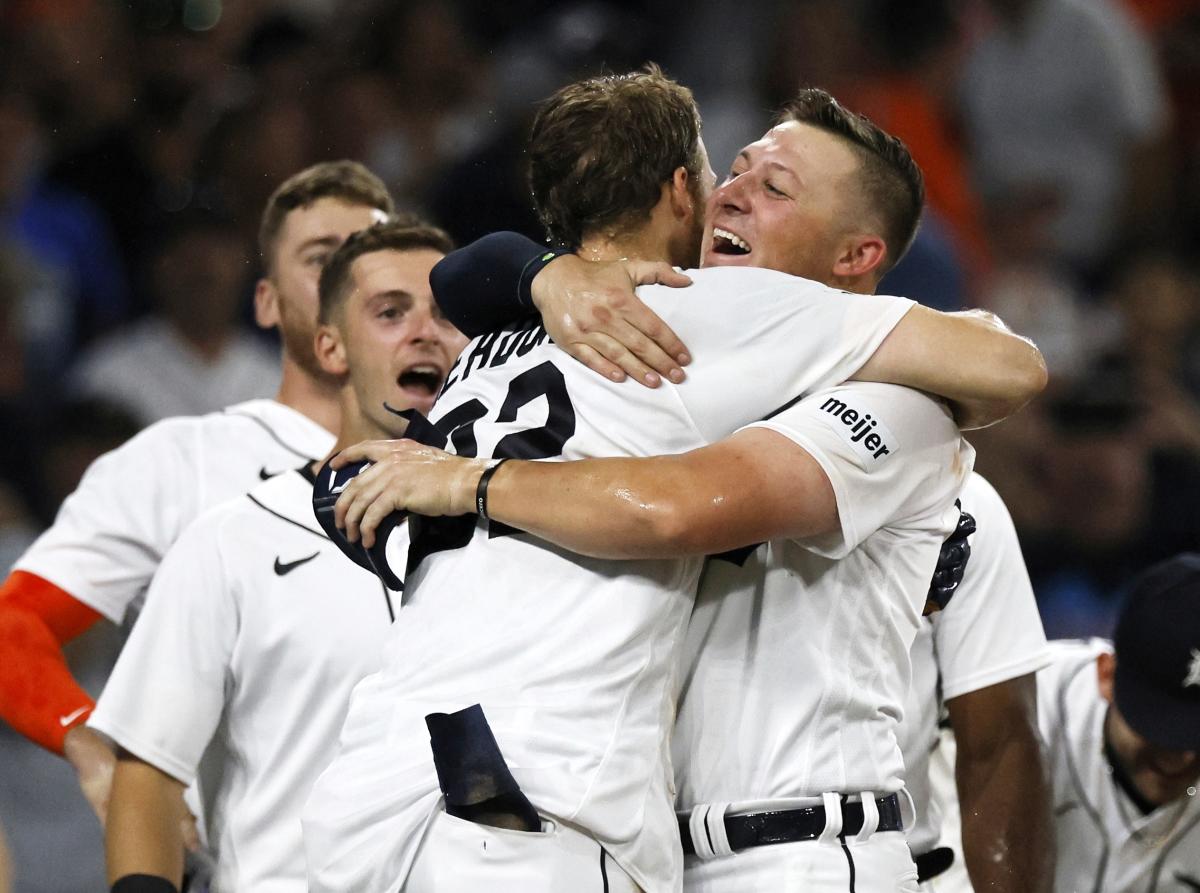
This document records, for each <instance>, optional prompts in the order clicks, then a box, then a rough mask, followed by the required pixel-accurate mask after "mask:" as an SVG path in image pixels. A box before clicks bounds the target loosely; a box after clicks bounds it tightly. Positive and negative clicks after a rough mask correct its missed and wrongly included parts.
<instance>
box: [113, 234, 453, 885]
mask: <svg viewBox="0 0 1200 893" xmlns="http://www.w3.org/2000/svg"><path fill="white" fill-rule="evenodd" d="M451 247H452V246H451V244H450V241H449V238H448V237H447V236H446V235H445V233H443V232H442V231H441V230H437V229H434V228H432V227H428V226H412V225H408V224H406V223H382V224H377V225H375V226H373V227H371V228H370V229H367V230H364V231H362V232H359V233H356V234H355V235H353V236H351V237H350V238H349V239H348V240H347V241H346V243H345V244H344V245H343V246H342V247H341V248H340V249H339V250H338V251H337V252H336V253H335V254H334V255H333V258H332V259H331V260H330V261H329V263H328V265H327V266H326V267H325V272H324V275H323V277H322V279H321V314H320V318H321V325H320V327H319V329H318V331H317V334H316V354H315V355H316V356H317V358H318V360H319V361H320V363H321V366H322V370H323V372H324V373H325V374H326V375H329V376H331V377H334V378H336V379H338V380H341V381H343V382H344V384H343V386H342V390H341V397H340V406H341V410H342V419H343V423H342V433H341V435H340V439H339V441H338V445H339V446H347V445H349V444H351V443H355V442H358V441H360V440H362V439H364V438H368V439H373V438H379V437H397V436H401V435H402V434H403V432H404V427H405V424H406V422H405V420H404V419H403V418H402V417H400V416H399V415H397V414H396V413H395V412H394V410H404V409H409V408H417V409H422V410H427V409H428V408H429V406H430V405H431V404H432V401H433V395H434V394H435V393H436V391H437V388H438V387H440V385H441V382H442V381H443V380H444V379H445V375H446V372H447V371H448V370H449V368H450V363H451V361H452V359H453V358H454V357H456V356H457V355H458V351H459V350H460V349H461V348H462V346H463V344H465V343H466V339H465V338H463V337H462V335H460V334H459V333H458V331H457V330H456V329H454V328H453V327H452V326H451V325H450V324H449V323H447V322H446V321H445V320H444V319H442V318H441V316H440V314H439V313H438V311H437V308H436V306H435V305H434V303H433V296H432V294H431V293H430V290H429V284H428V282H429V270H430V268H431V267H432V266H433V264H434V263H435V262H436V261H437V260H438V259H440V258H441V257H442V256H443V254H444V253H445V252H446V251H449V250H450V249H451ZM410 369H417V370H422V374H424V375H427V376H428V381H427V384H428V387H427V388H425V389H424V392H423V393H422V394H421V395H420V398H419V399H417V400H414V399H413V394H412V391H413V389H414V386H413V384H412V383H406V382H405V380H404V376H405V373H406V370H410ZM314 473H315V469H314V468H313V467H312V466H305V467H302V468H300V469H299V470H291V471H285V472H283V473H281V474H279V475H277V476H275V477H273V478H272V479H271V480H269V481H266V482H265V483H262V484H260V485H259V486H258V487H256V488H255V489H253V490H251V491H250V492H249V493H248V494H247V495H245V496H243V497H239V498H237V499H234V500H232V501H230V502H228V503H225V504H224V505H221V506H219V507H217V508H214V509H212V510H210V511H208V512H206V513H205V514H203V515H202V516H201V517H200V518H199V519H198V520H196V521H195V522H194V523H193V524H191V525H190V526H189V527H188V528H187V530H186V531H185V532H184V533H183V535H182V536H181V537H180V539H179V540H178V541H177V542H176V543H175V545H174V546H173V547H172V548H171V549H170V550H169V551H168V553H167V555H166V557H165V558H164V560H163V562H162V565H161V567H160V569H159V571H158V573H157V574H156V575H155V578H154V581H153V583H152V585H151V587H150V592H149V597H148V598H147V600H146V605H145V608H144V610H143V611H142V614H141V616H140V617H139V619H138V622H137V624H136V625H135V627H134V630H133V634H132V635H131V636H130V639H129V642H128V643H127V645H126V647H125V649H124V650H123V652H122V654H121V657H120V659H119V660H118V661H117V665H116V668H115V669H114V671H113V674H112V677H111V678H110V680H109V682H108V685H107V686H106V687H105V689H104V693H103V694H102V695H101V697H100V702H99V704H98V706H97V708H96V710H95V712H94V713H93V714H92V716H91V719H90V720H89V724H90V725H91V726H92V727H94V728H96V729H97V730H99V731H101V732H103V733H105V734H106V735H108V736H109V737H110V738H111V739H112V740H113V741H114V742H116V744H117V745H118V746H119V747H120V749H121V750H120V754H121V756H120V759H119V760H118V763H117V769H116V775H115V778H114V782H113V794H112V802H111V804H110V806H109V817H108V823H107V829H106V832H107V850H108V863H109V880H110V882H112V883H113V884H114V887H113V889H114V890H119V891H130V893H134V891H139V890H146V891H149V890H158V889H161V890H163V891H167V890H174V889H177V888H178V887H179V885H180V883H181V874H182V868H183V866H182V854H183V846H182V841H181V839H180V834H179V823H178V821H176V820H175V818H176V813H177V810H178V802H179V798H180V794H181V792H182V790H183V788H184V786H186V785H188V784H191V783H192V782H193V781H194V780H196V779H197V777H199V780H200V790H201V795H202V797H203V803H204V807H205V808H204V816H205V819H206V821H207V832H208V833H207V838H208V840H209V841H210V844H211V846H212V848H213V850H214V852H215V854H216V876H215V884H216V885H217V887H218V888H219V889H221V890H225V891H237V890H247V891H261V890H275V891H286V890H296V891H302V890H305V889H307V887H306V882H305V870H304V862H303V849H302V845H301V838H300V821H299V814H300V807H301V805H302V804H303V802H304V799H305V797H306V796H307V794H308V789H309V787H310V786H311V784H312V781H313V779H314V778H315V776H316V774H317V772H318V771H319V770H320V769H321V768H322V767H324V765H325V764H326V763H328V761H329V759H330V758H331V756H332V752H333V748H334V746H335V744H336V742H337V732H338V729H340V728H341V724H342V720H343V719H344V717H345V711H346V702H347V700H348V699H349V695H350V689H351V687H352V686H353V685H354V683H356V682H357V681H358V680H359V679H360V678H362V677H363V676H365V675H366V674H367V673H368V672H369V671H370V670H371V669H372V668H373V667H372V663H373V661H374V658H375V656H376V655H377V653H378V651H379V647H380V645H381V644H382V641H383V638H384V633H385V631H386V629H387V627H388V625H389V622H390V618H391V616H392V612H393V601H394V600H396V599H397V598H398V593H395V592H389V591H387V589H386V588H383V589H382V591H381V581H380V579H378V578H376V577H375V575H373V574H371V573H370V572H368V571H367V570H364V569H362V568H359V567H356V566H354V565H352V564H350V563H349V562H347V561H346V560H345V558H344V556H342V555H341V554H339V551H338V549H337V548H336V547H335V546H334V545H333V544H331V542H330V541H329V539H328V537H327V536H326V535H325V533H324V532H323V531H322V529H321V528H320V527H319V526H318V525H317V523H316V521H315V519H314V517H313V511H312V495H313V494H312V484H313V475H314ZM406 546H407V537H406V536H405V535H403V533H401V535H398V536H393V537H391V539H390V540H389V542H388V547H389V548H390V549H393V550H395V552H396V554H397V558H396V559H394V560H393V561H391V562H389V563H390V564H391V565H392V566H393V567H403V562H402V560H401V558H402V556H403V552H404V550H405V548H406ZM202 755H203V757H204V759H203V766H204V769H205V770H208V771H207V772H205V771H202V770H201V766H202V760H201V757H202Z"/></svg>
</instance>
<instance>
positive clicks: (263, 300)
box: [254, 276, 279, 329]
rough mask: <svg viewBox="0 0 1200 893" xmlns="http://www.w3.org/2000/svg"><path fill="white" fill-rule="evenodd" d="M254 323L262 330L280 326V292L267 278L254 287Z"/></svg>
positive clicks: (260, 280)
mask: <svg viewBox="0 0 1200 893" xmlns="http://www.w3.org/2000/svg"><path fill="white" fill-rule="evenodd" d="M254 321H255V322H256V323H258V327H259V328H260V329H273V328H275V327H276V326H277V325H279V290H278V289H277V288H275V283H274V282H272V281H271V280H270V279H267V278H266V277H265V276H264V277H263V278H262V279H259V280H258V282H256V283H255V285H254Z"/></svg>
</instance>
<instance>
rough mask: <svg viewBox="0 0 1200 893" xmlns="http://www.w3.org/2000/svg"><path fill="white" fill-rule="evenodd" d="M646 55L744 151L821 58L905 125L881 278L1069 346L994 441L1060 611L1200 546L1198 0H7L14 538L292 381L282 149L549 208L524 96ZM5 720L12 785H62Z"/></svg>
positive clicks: (483, 219) (1051, 627) (53, 872)
mask: <svg viewBox="0 0 1200 893" xmlns="http://www.w3.org/2000/svg"><path fill="white" fill-rule="evenodd" d="M650 60H653V61H656V62H658V63H660V64H661V65H662V66H663V67H664V68H665V69H666V70H667V72H668V73H669V74H671V75H672V76H674V77H675V78H676V79H678V80H679V81H681V82H683V83H685V84H687V85H688V86H690V87H691V88H692V89H693V90H694V91H695V94H696V97H697V100H698V102H699V104H700V108H701V111H702V113H703V115H704V119H705V134H704V135H705V140H706V142H707V144H708V147H709V151H710V154H711V155H712V160H713V165H714V167H715V168H716V169H717V170H718V172H719V173H720V172H723V171H724V170H725V169H726V168H727V167H728V165H729V163H730V162H731V161H732V159H733V157H734V155H735V154H736V152H737V150H738V149H739V148H740V146H741V145H742V144H744V143H745V142H748V141H750V140H752V139H754V138H756V137H757V136H758V135H760V134H761V133H762V131H763V130H765V129H766V127H767V126H768V125H769V124H770V121H771V117H772V112H773V110H774V109H776V108H778V107H779V106H780V105H782V103H783V102H784V101H786V100H787V99H788V98H789V96H790V95H791V94H792V93H793V92H794V91H795V90H796V88H797V87H799V86H801V85H808V84H813V85H818V86H822V87H825V88H827V89H829V90H831V91H832V92H833V93H834V94H835V95H836V96H838V97H839V98H841V100H842V101H843V102H844V104H846V105H847V106H849V107H851V108H853V109H856V110H858V111H862V112H864V113H866V114H867V115H869V116H870V117H872V118H873V119H874V120H875V121H876V122H878V123H879V124H880V125H882V126H883V127H884V128H886V129H887V130H889V131H891V132H892V133H894V134H896V135H898V136H900V137H901V138H902V139H904V140H905V142H906V143H907V144H908V145H909V146H910V148H911V149H912V151H913V154H914V156H915V157H916V159H917V161H918V162H919V163H920V165H921V167H922V168H923V169H924V171H925V175H926V178H927V180H926V182H927V189H928V194H929V207H928V210H927V213H926V216H925V219H924V222H923V224H922V229H921V232H920V235H919V237H918V240H917V243H916V245H915V247H914V249H913V251H912V252H911V254H910V255H909V257H908V258H907V259H906V260H905V262H904V263H903V264H901V266H900V267H899V268H897V269H896V270H895V271H894V272H893V273H892V274H891V275H890V276H889V278H888V280H886V281H885V283H884V285H883V288H882V290H883V291H888V292H892V293H897V294H903V295H907V296H910V297H913V298H917V299H919V300H921V301H922V302H924V303H927V304H930V305H932V306H935V307H938V308H940V309H959V308H968V307H984V308H987V309H990V310H993V311H995V312H997V313H999V314H1000V315H1001V316H1002V317H1003V318H1004V319H1005V320H1007V321H1008V322H1009V323H1010V324H1011V325H1012V326H1013V327H1014V328H1016V329H1017V330H1018V331H1021V332H1022V333H1025V334H1028V335H1030V336H1032V337H1033V338H1034V339H1035V340H1036V341H1037V342H1038V344H1039V345H1040V346H1041V348H1042V350H1043V352H1044V353H1045V356H1046V358H1047V361H1048V363H1049V367H1050V371H1051V386H1050V389H1049V392H1048V393H1047V394H1046V395H1045V396H1044V397H1043V398H1041V399H1040V400H1039V401H1038V402H1037V403H1036V404H1035V405H1034V406H1031V407H1030V408H1028V409H1026V410H1025V411H1024V412H1023V413H1022V414H1021V415H1019V416H1018V417H1016V418H1014V419H1011V420H1009V421H1008V422H1006V423H1004V424H1002V425H1000V426H998V427H996V428H995V429H990V430H988V431H986V432H980V433H979V434H978V435H977V436H974V437H972V440H973V442H975V444H976V446H977V447H978V448H979V464H978V467H979V469H980V470H981V471H983V472H984V473H985V474H986V475H987V476H988V477H989V478H990V479H991V480H992V481H993V483H994V484H995V485H996V487H997V489H998V490H999V491H1000V493H1001V494H1002V495H1003V496H1004V497H1005V499H1006V501H1007V502H1008V505H1009V507H1010V509H1011V511H1012V513H1013V515H1014V518H1015V520H1016V523H1017V526H1018V529H1019V531H1020V534H1021V539H1022V545H1023V548H1024V549H1025V554H1026V558H1027V560H1028V564H1029V569H1030V572H1031V574H1032V576H1033V580H1034V586H1035V590H1036V592H1037V594H1038V598H1039V602H1040V604H1041V605H1042V608H1043V615H1044V619H1045V623H1046V627H1047V632H1048V633H1049V634H1050V635H1051V636H1058V637H1062V636H1082V635H1090V634H1106V633H1108V632H1109V631H1110V629H1111V625H1112V622H1113V614H1114V609H1115V606H1116V605H1117V604H1118V603H1119V598H1120V595H1121V593H1122V587H1123V586H1124V585H1125V584H1126V583H1127V581H1128V580H1129V578H1130V576H1131V574H1132V573H1133V572H1134V571H1135V570H1136V569H1138V568H1140V567H1142V566H1144V565H1146V564H1148V563H1149V562H1151V561H1153V560H1156V559H1158V558H1162V557H1166V556H1168V555H1171V554H1173V553H1175V552H1178V551H1180V550H1184V549H1195V548H1197V547H1200V542H1198V540H1200V265H1198V264H1197V259H1198V257H1200V255H1198V254H1197V247H1198V244H1197V243H1198V242H1200V227H1198V226H1197V224H1198V223H1200V0H787V2H783V0H743V2H741V3H737V4H730V3H728V2H716V0H583V2H549V0H508V2H505V3H495V2H489V0H462V2H451V0H423V2H407V0H232V2H223V0H0V425H2V430H3V435H4V436H3V438H2V439H0V460H3V461H0V564H2V565H3V569H4V570H7V567H8V565H9V564H10V563H11V562H12V561H13V560H14V559H15V558H16V557H17V556H18V555H19V554H20V551H21V550H22V549H23V548H24V546H25V545H26V544H28V543H29V542H30V541H31V540H32V538H33V537H35V536H36V534H37V533H38V531H39V530H40V529H42V528H43V527H44V526H46V525H47V524H49V523H50V521H51V520H52V519H53V517H54V513H55V511H56V509H57V506H58V505H59V503H60V502H61V500H62V499H63V497H64V496H65V495H66V494H67V493H69V492H70V491H71V490H72V489H73V488H74V486H75V484H76V483H77V482H78V479H79V476H80V475H81V474H82V472H83V470H84V469H85V468H86V466H87V464H88V462H90V461H91V459H92V458H94V457H95V456H96V455H98V454H100V453H101V452H104V451H106V450H108V449H111V448H112V447H114V446H116V445H118V444H119V443H121V442H122V441H123V440H124V439H126V438H127V437H129V436H130V435H131V434H133V433H134V432H136V431H137V430H138V429H139V428H141V427H143V426H145V425H147V424H149V423H151V422H153V421H155V420H156V419H160V418H163V417H166V416H171V415H177V414H193V413H202V412H206V411H210V410H214V409H218V408H220V407H222V406H224V405H227V404H229V403H233V402H236V401H239V400H242V399H247V398H250V397H254V396H270V395H271V394H273V393H274V389H275V386H276V383H277V378H278V370H277V362H276V358H275V357H276V354H275V352H276V350H277V348H276V345H275V344H274V343H273V342H272V340H271V336H270V335H269V334H265V333H262V332H260V331H258V330H257V329H255V327H254V325H253V317H252V312H251V307H250V297H251V295H252V292H253V285H254V281H255V279H256V277H257V276H258V274H259V265H258V258H257V255H256V251H255V242H254V235H255V230H256V227H257V223H258V216H259V213H260V211H261V209H262V206H263V203H264V201H265V199H266V198H267V196H268V195H269V194H270V193H271V191H272V190H273V189H274V187H275V186H276V185H278V183H279V182H280V181H282V180H283V179H284V178H285V177H287V176H288V175H290V174H292V173H294V172H296V171H298V170H300V169H301V168H303V167H304V166H306V165H308V164H310V163H313V162H315V161H319V160H326V159H336V158H354V159H358V160H360V161H363V162H364V163H366V164H367V165H368V166H369V167H371V168H372V169H373V170H374V171H376V172H377V173H378V174H379V175H380V176H382V177H383V179H384V180H385V181H386V182H387V183H388V184H389V185H390V186H391V188H392V189H393V191H394V194H395V196H396V199H397V203H398V204H399V205H400V206H402V207H405V208H407V209H411V210H416V211H420V212H422V213H424V214H426V215H428V216H430V217H431V218H432V219H434V220H435V221H436V222H438V223H440V224H441V225H443V226H445V227H446V228H447V229H448V230H449V231H450V232H451V233H452V234H453V235H454V236H455V237H456V238H457V239H458V240H459V241H460V242H465V241H468V240H470V239H473V238H475V237H477V236H479V235H482V234H484V233H486V232H489V231H492V230H495V229H517V230H521V231H524V232H526V233H527V234H529V235H531V236H534V237H535V238H540V237H541V236H542V234H541V232H540V231H539V229H538V226H537V224H536V221H535V219H534V217H533V215H532V212H531V210H530V208H529V205H528V201H527V198H526V189H525V186H524V180H523V167H522V158H523V156H522V143H523V140H524V138H525V134H526V130H527V126H528V123H529V121H530V118H531V114H532V111H533V108H534V103H535V102H536V101H537V100H539V99H541V98H543V97H545V96H546V95H548V94H549V93H550V92H552V91H553V90H554V89H555V88H557V87H558V86H561V85H562V84H564V83H566V82H567V81H569V80H572V79H574V78H577V77H581V76H586V75H592V74H596V73H600V72H606V71H607V72H622V71H626V70H628V69H631V68H634V67H637V66H639V65H641V64H643V63H644V62H647V61H650ZM130 486H131V487H135V486H136V481H131V482H130ZM105 635H107V634H101V636H100V638H99V639H97V638H96V637H89V638H87V641H85V642H84V643H83V645H82V646H81V647H80V649H79V653H78V654H77V655H76V660H77V661H79V666H78V667H77V669H79V670H80V672H82V673H84V675H85V676H87V675H88V674H91V677H90V678H91V679H92V680H93V683H94V684H99V681H100V680H102V679H103V673H104V671H105V668H106V665H107V664H106V662H107V660H109V659H110V657H111V653H112V651H113V649H114V648H115V647H117V642H118V641H119V639H118V638H117V637H116V636H114V635H109V637H108V638H104V636H105ZM0 747H3V748H4V754H5V757H6V759H5V760H4V762H5V764H6V766H7V771H2V772H0V783H2V786H0V787H2V790H0V797H2V799H0V803H2V802H5V801H6V802H9V803H12V802H25V803H26V804H28V803H30V802H33V801H37V800H44V799H45V794H46V791H47V790H48V788H45V787H43V785H44V784H45V781H44V779H43V776H40V775H38V774H37V773H36V772H32V771H31V772H28V773H26V772H24V771H16V770H15V769H14V767H15V766H18V765H25V763H22V762H21V761H20V760H18V759H17V758H16V755H17V753H18V750H19V748H20V747H21V745H18V744H17V743H16V742H15V741H14V740H13V739H12V737H11V736H9V737H5V738H4V739H3V740H2V741H0ZM22 753H24V751H22ZM26 757H27V758H28V760H32V761H35V762H36V760H37V759H38V757H37V756H35V755H28V754H26ZM26 757H23V758H22V759H26ZM47 759H49V758H47ZM29 765H32V763H30V764H29ZM64 768H65V767H64ZM64 791H67V792H68V793H69V792H70V788H69V786H68V787H66V788H64ZM63 796H64V798H67V799H69V797H68V796H67V794H64V795H63ZM56 799H57V798H51V801H54V800H56ZM76 799H78V801H79V804H82V799H81V798H76ZM51 806H53V808H51ZM65 808H66V806H65V801H64V802H52V803H51V804H50V805H48V806H47V809H46V810H45V813H46V814H45V816H44V819H45V821H44V825H38V824H37V822H36V820H33V819H27V818H24V819H22V822H23V825H24V827H20V828H14V826H13V824H12V823H11V821H8V820H6V824H7V825H8V827H9V831H10V836H12V837H13V838H14V840H13V848H14V850H16V851H17V857H18V862H20V861H21V858H22V854H23V853H24V854H25V857H24V858H25V860H26V864H25V867H24V868H23V869H22V870H21V872H20V877H21V878H22V881H21V883H20V885H19V887H18V888H19V889H22V890H40V889H46V890H55V891H57V893H62V891H64V890H73V889H99V888H100V887H98V886H95V883H96V881H95V879H96V878H97V877H99V875H98V874H96V873H95V872H96V871H98V868H97V866H98V864H99V863H98V861H96V860H97V859H98V858H99V854H98V852H97V853H95V854H94V855H95V856H96V859H93V860H92V862H90V863H88V865H87V866H85V867H83V868H79V869H78V870H77V871H76V874H78V877H75V875H72V874H71V873H70V871H69V870H68V868H67V866H65V865H63V864H55V865H54V866H52V867H51V866H39V868H38V870H33V869H32V868H31V867H30V865H29V861H30V859H31V858H32V857H30V856H29V855H28V854H29V853H30V852H33V851H31V850H30V849H29V845H28V844H26V843H23V842H22V839H23V838H29V839H31V840H36V841H39V842H40V845H39V847H40V851H41V852H42V853H53V852H61V851H62V850H61V848H60V847H63V846H72V847H75V848H76V851H78V845H77V842H76V841H77V838H75V837H71V836H70V835H73V834H74V835H77V834H78V833H79V832H78V829H77V828H76V829H71V828H69V827H67V823H65V822H64V821H63V819H62V816H63V810H64V809H65ZM72 808H73V807H72ZM84 808H86V807H84ZM84 818H86V816H85V817H84ZM30 821H33V824H30ZM93 824H94V821H93ZM55 835H59V837H55ZM64 835H65V836H64ZM95 839H96V840H97V841H98V839H99V838H98V831H96V832H95ZM91 855H92V854H89V855H88V858H90V857H91ZM38 860H39V861H41V862H45V861H47V860H46V859H45V858H43V857H38ZM49 861H51V862H55V861H57V860H49ZM64 861H70V860H64ZM76 861H78V860H76ZM87 872H92V874H90V875H89V874H88V873H87ZM41 873H45V874H46V875H47V878H50V879H48V880H44V881H40V880H38V876H39V874H41ZM39 884H44V886H39ZM77 885H78V886H77Z"/></svg>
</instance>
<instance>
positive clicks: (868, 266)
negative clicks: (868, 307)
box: [832, 233, 887, 291]
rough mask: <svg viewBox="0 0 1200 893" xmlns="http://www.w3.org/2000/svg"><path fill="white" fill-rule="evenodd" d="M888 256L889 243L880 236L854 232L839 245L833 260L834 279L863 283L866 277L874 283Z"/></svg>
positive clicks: (851, 283)
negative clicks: (885, 242)
mask: <svg viewBox="0 0 1200 893" xmlns="http://www.w3.org/2000/svg"><path fill="white" fill-rule="evenodd" d="M886 257H887V245H886V244H884V241H883V239H881V238H880V237H879V236H876V235H872V234H870V233H852V234H850V235H848V236H847V237H846V238H845V239H843V240H842V243H841V245H839V246H838V253H837V256H836V258H835V259H834V262H833V271H832V272H833V276H834V279H835V281H837V282H839V283H842V284H847V285H853V284H856V283H861V282H862V281H863V280H864V279H869V280H871V282H872V284H874V282H876V281H878V280H879V278H880V276H879V268H880V266H881V265H882V264H883V261H884V259H885V258H886ZM849 290H850V291H854V290H856V289H854V288H851V289H849Z"/></svg>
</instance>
